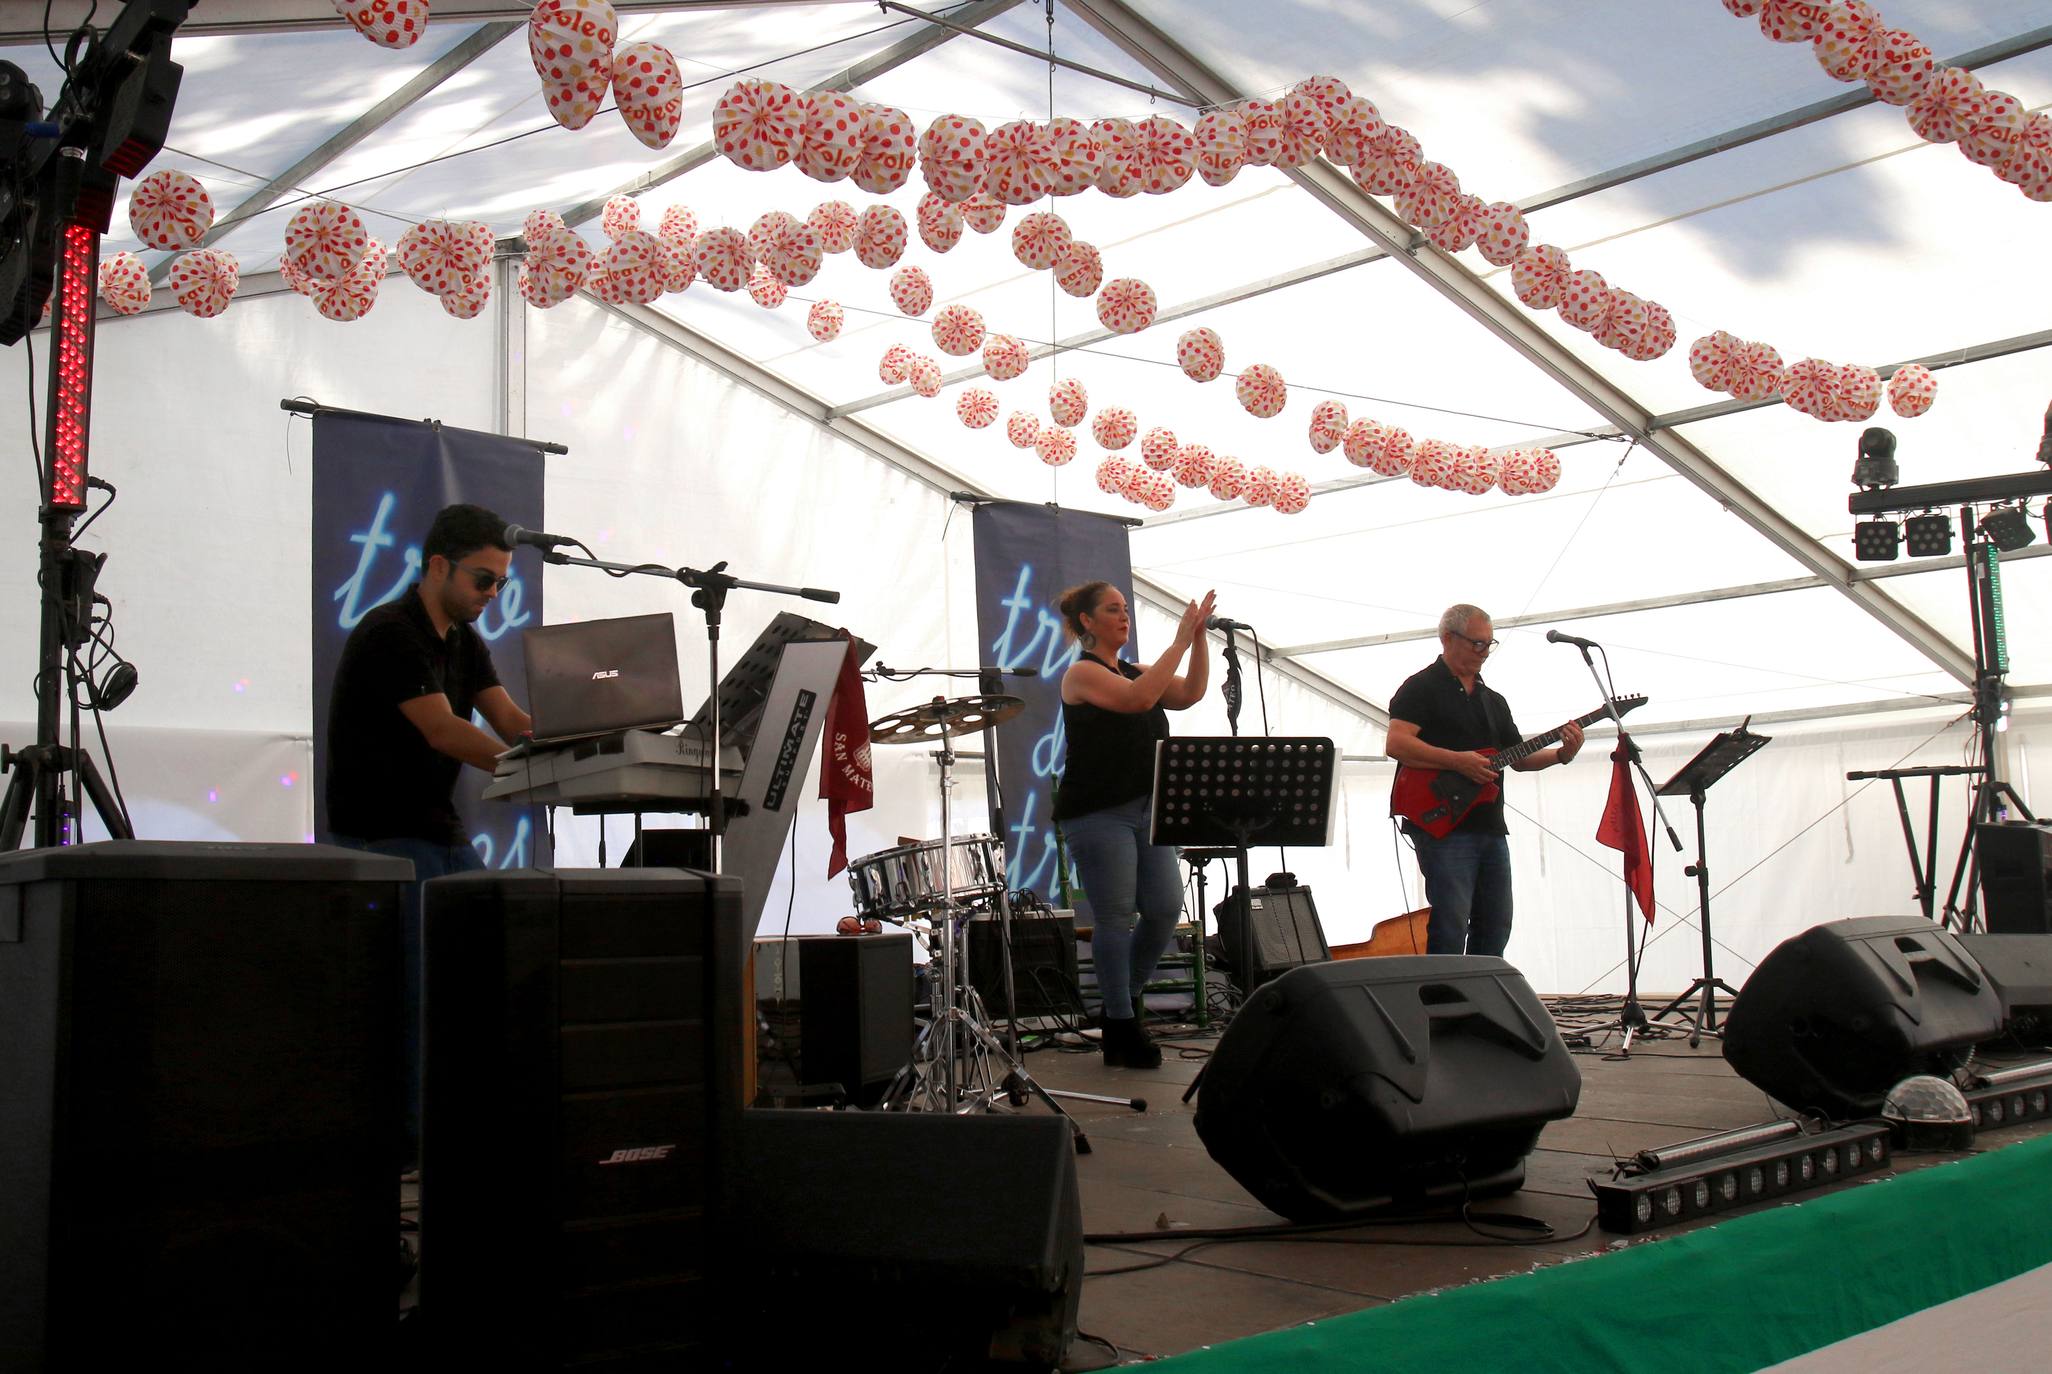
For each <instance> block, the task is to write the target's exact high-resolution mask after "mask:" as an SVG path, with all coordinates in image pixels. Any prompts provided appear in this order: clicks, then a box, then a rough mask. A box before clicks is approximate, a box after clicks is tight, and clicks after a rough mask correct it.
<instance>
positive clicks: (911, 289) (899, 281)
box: [891, 267, 933, 315]
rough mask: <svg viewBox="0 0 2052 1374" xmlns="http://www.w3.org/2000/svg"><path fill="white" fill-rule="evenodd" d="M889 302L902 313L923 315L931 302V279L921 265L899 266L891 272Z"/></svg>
mask: <svg viewBox="0 0 2052 1374" xmlns="http://www.w3.org/2000/svg"><path fill="white" fill-rule="evenodd" d="M891 304H893V305H895V306H897V307H898V313H900V314H903V315H924V314H925V313H926V308H927V307H928V306H930V305H932V304H933V279H932V278H931V277H929V276H927V275H926V269H925V268H923V267H900V268H899V269H898V270H897V271H895V272H893V273H891Z"/></svg>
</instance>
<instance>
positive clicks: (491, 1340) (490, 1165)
mask: <svg viewBox="0 0 2052 1374" xmlns="http://www.w3.org/2000/svg"><path fill="white" fill-rule="evenodd" d="M424 896H425V903H424V911H423V928H424V944H425V947H426V969H425V994H424V997H423V1018H422V1019H423V1021H424V1024H425V1035H424V1061H423V1085H422V1116H421V1271H420V1316H421V1320H422V1322H423V1324H424V1327H425V1330H424V1333H423V1334H424V1338H425V1341H426V1343H427V1344H428V1346H429V1347H430V1348H432V1349H434V1350H436V1351H439V1352H442V1353H443V1354H444V1355H445V1356H456V1355H460V1356H461V1357H462V1358H463V1360H464V1362H465V1363H467V1364H474V1365H480V1366H483V1367H488V1368H516V1367H517V1368H524V1369H525V1368H544V1367H553V1366H561V1365H568V1364H575V1365H578V1366H579V1367H604V1366H607V1365H608V1364H612V1363H614V1362H619V1363H634V1362H640V1363H641V1364H649V1365H651V1366H654V1367H664V1368H669V1367H680V1366H684V1365H690V1364H703V1363H707V1362H709V1360H710V1359H711V1358H712V1357H713V1351H712V1345H713V1343H714V1342H715V1341H716V1340H717V1338H718V1337H719V1335H720V1334H721V1333H722V1332H724V1331H726V1330H728V1329H730V1327H729V1323H728V1322H727V1321H726V1320H725V1314H724V1313H723V1311H722V1309H721V1305H720V1303H721V1300H720V1298H719V1297H718V1296H717V1295H716V1294H715V1293H714V1291H713V1290H714V1289H715V1288H716V1287H717V1278H718V1274H719V1272H720V1267H721V1266H725V1260H724V1257H722V1256H721V1255H719V1254H718V1253H717V1250H718V1247H719V1246H720V1245H722V1244H723V1243H724V1235H725V1232H724V1230H723V1227H724V1224H725V1217H726V1205H725V1202H726V1200H725V1196H724V1193H725V1189H726V1187H727V1185H728V1184H729V1183H730V1182H731V1178H732V1174H731V1170H732V1167H733V1162H734V1158H735V1148H736V1146H735V1137H736V1131H737V1129H738V1125H739V1119H740V1105H741V1077H742V1075H741V1065H742V1054H741V1051H742V1042H741V1029H742V1023H741V1008H742V981H743V968H744V962H743V960H744V936H743V933H742V929H741V922H742V917H741V884H740V882H739V880H738V879H735V878H727V877H715V876H713V875H711V874H703V873H693V872H688V871H684V870H680V869H662V868H639V869H633V868H629V869H563V870H558V871H543V870H534V869H527V870H517V871H500V872H492V873H470V874H462V875H458V876H453V877H448V878H438V879H435V880H434V881H433V882H430V883H429V884H427V887H426V890H425V894H424ZM725 1267H726V1269H727V1271H728V1272H731V1266H725ZM615 1367H617V1365H616V1366H615Z"/></svg>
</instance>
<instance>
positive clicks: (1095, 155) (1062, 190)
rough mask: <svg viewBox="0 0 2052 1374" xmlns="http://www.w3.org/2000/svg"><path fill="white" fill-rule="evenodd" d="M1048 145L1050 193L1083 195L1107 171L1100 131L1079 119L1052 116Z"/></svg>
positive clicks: (1049, 122)
mask: <svg viewBox="0 0 2052 1374" xmlns="http://www.w3.org/2000/svg"><path fill="white" fill-rule="evenodd" d="M1047 147H1048V158H1049V165H1050V168H1051V174H1050V176H1049V178H1048V183H1047V193H1048V194H1049V195H1051V196H1073V195H1080V194H1081V193H1082V192H1084V191H1087V190H1089V189H1090V188H1091V187H1093V186H1095V185H1097V183H1098V179H1099V178H1100V177H1101V176H1103V175H1104V145H1103V144H1102V143H1101V142H1099V141H1098V137H1097V131H1096V130H1095V129H1093V128H1091V127H1090V126H1089V125H1088V124H1085V123H1084V122H1083V121H1082V120H1080V119H1069V118H1066V117H1058V118H1055V119H1052V120H1049V121H1048V125H1047ZM992 227H993V228H995V227H996V226H992ZM984 232H985V233H988V232H989V230H985V231H984Z"/></svg>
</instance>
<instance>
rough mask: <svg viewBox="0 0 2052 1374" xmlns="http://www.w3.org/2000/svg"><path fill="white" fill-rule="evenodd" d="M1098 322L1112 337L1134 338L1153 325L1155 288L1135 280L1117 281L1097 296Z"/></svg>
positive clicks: (1137, 279) (1109, 283)
mask: <svg viewBox="0 0 2052 1374" xmlns="http://www.w3.org/2000/svg"><path fill="white" fill-rule="evenodd" d="M1097 318H1098V321H1099V322H1100V323H1101V324H1103V325H1104V327H1105V328H1106V329H1109V330H1111V331H1112V333H1114V334H1137V333H1139V332H1140V331H1141V330H1143V329H1145V328H1147V326H1148V325H1150V324H1153V323H1154V288H1153V287H1151V286H1149V285H1148V284H1147V283H1146V282H1144V281H1141V280H1140V279H1139V278H1138V277H1118V278H1115V279H1113V280H1111V281H1108V282H1106V283H1105V284H1104V286H1103V288H1102V289H1101V290H1099V291H1098V293H1097Z"/></svg>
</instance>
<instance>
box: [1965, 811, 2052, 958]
mask: <svg viewBox="0 0 2052 1374" xmlns="http://www.w3.org/2000/svg"><path fill="white" fill-rule="evenodd" d="M1974 853H1975V857H1976V861H1977V862H1978V863H1979V864H1980V868H1981V909H1982V914H1983V915H1984V916H1985V917H1986V919H1987V924H1988V933H1989V934H1991V935H2046V934H2052V825H2044V824H2038V825H2033V824H2029V823H2026V822H2010V823H2006V824H2001V825H1977V826H1975V827H1974Z"/></svg>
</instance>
